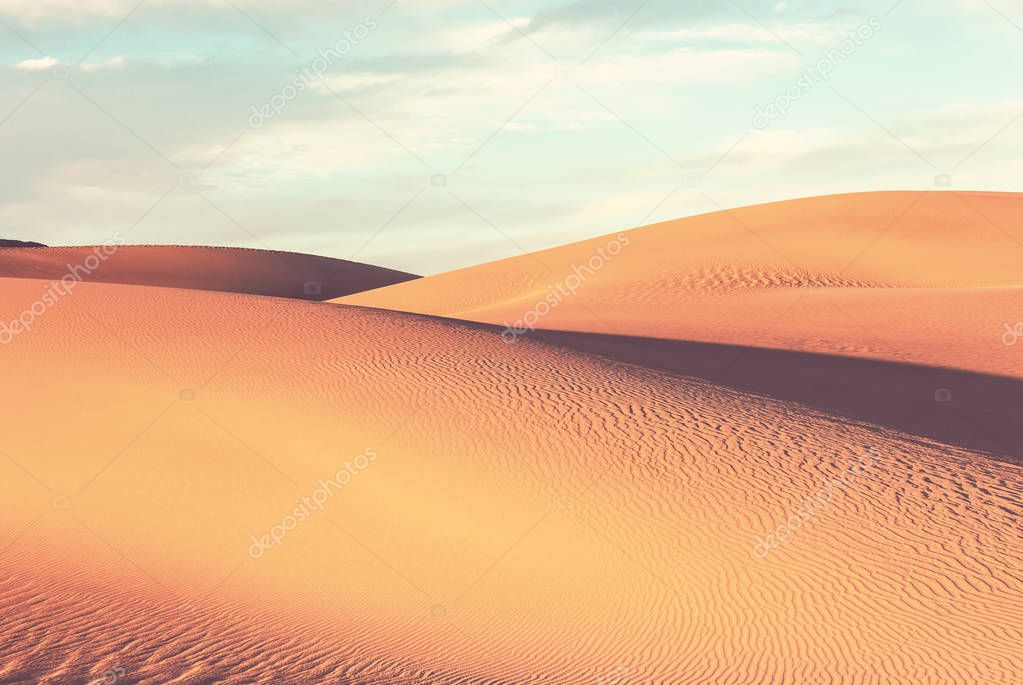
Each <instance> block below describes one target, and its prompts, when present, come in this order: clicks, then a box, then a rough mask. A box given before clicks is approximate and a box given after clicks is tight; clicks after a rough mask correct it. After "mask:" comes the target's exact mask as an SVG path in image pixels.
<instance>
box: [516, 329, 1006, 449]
mask: <svg viewBox="0 0 1023 685" xmlns="http://www.w3.org/2000/svg"><path fill="white" fill-rule="evenodd" d="M529 337H530V338H531V339H534V340H539V341H543V342H546V343H549V344H553V345H557V346H560V347H564V348H568V349H572V350H576V351H579V352H585V353H589V354H596V355H600V356H603V357H608V358H611V359H615V360H618V361H624V362H628V363H630V364H635V365H639V366H644V367H647V368H651V369H656V370H660V371H666V372H669V373H672V374H675V375H679V376H689V377H694V378H700V379H703V380H706V381H710V382H712V383H715V384H718V385H723V386H726V387H730V388H733V389H735V390H740V391H744V392H753V393H757V394H759V395H765V396H768V397H773V398H776V399H780V400H788V401H794V402H799V403H801V404H804V405H807V406H810V407H813V408H816V409H818V410H821V411H825V412H828V413H832V414H840V415H843V416H845V417H848V418H851V419H855V420H858V421H865V422H869V423H873V424H877V425H881V426H885V427H888V428H893V429H896V430H898V431H901V432H903V433H907V434H910V435H915V436H918V437H921V438H928V439H930V440H936V441H938V442H942V443H946V444H949V445H955V446H958V447H963V448H966V449H969V450H980V451H984V452H988V453H990V454H991V455H992V456H994V457H995V458H998V459H1000V460H1003V461H1008V462H1012V463H1017V464H1020V463H1023V459H1021V458H1020V455H1023V419H1021V417H1020V414H1021V409H1023V380H1021V379H1015V378H1009V377H1004V376H995V375H990V374H984V373H977V372H971V371H963V370H956V369H947V368H942V367H933V366H926V365H920V364H911V363H900V362H888V361H876V360H870V359H861V358H856V357H844V356H840V355H828V354H818V353H810V352H794V351H788V350H776V349H766V348H758V347H746V346H740V345H726V344H716V343H702V342H690V341H684V340H665V339H656V338H642V337H632V336H618V335H604V334H595V333H577V332H560V331H548V330H542V331H540V330H538V331H535V332H533V333H530V334H529Z"/></svg>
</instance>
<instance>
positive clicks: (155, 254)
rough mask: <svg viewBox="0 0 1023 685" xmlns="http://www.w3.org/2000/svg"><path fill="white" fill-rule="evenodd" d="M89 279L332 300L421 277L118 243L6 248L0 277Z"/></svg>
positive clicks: (290, 257)
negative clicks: (71, 276)
mask: <svg viewBox="0 0 1023 685" xmlns="http://www.w3.org/2000/svg"><path fill="white" fill-rule="evenodd" d="M69 273H71V274H72V275H75V276H77V277H78V278H79V279H80V280H83V281H87V282H88V281H92V282H98V283H129V284H135V285H156V286H164V287H172V288H193V289H198V290H217V291H221V292H237V293H249V294H253V295H272V296H275V297H290V298H300V299H312V300H326V299H330V298H333V297H340V296H342V295H348V294H350V293H356V292H359V291H360V290H369V289H373V288H380V287H383V286H386V285H391V284H393V283H400V282H402V281H407V280H410V279H413V278H416V276H413V275H412V274H406V273H402V272H400V271H392V270H391V269H383V268H381V267H378V266H370V265H368V264H359V263H357V262H348V261H345V260H342V259H331V258H329V257H318V256H315V255H307V254H297V253H292V252H272V251H268V250H250V249H243V248H234V247H186V246H169V245H166V246H165V245H160V246H141V245H117V244H115V243H114V242H111V244H109V245H107V246H100V247H96V248H94V247H48V248H6V249H0V276H3V277H11V278H36V279H44V280H47V281H59V280H60V279H61V278H63V277H65V276H66V275H67V274H69Z"/></svg>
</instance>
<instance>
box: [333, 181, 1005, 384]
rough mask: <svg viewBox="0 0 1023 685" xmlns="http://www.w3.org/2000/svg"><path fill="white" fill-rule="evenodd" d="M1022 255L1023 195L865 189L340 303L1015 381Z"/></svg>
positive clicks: (681, 224) (632, 235) (639, 232)
mask: <svg viewBox="0 0 1023 685" xmlns="http://www.w3.org/2000/svg"><path fill="white" fill-rule="evenodd" d="M1021 259H1023V195H1021V194H1012V193H960V192H941V193H939V192H885V193H862V194H852V195H838V196H828V197H818V198H810V199H805V200H794V201H787V202H778V203H773V204H767V205H759V206H755V207H746V208H742V209H735V210H729V211H724V212H716V213H713V214H707V215H703V216H696V217H690V218H686V219H680V220H678V221H671V222H667V223H662V224H657V225H653V226H647V227H644V228H637V229H634V230H631V231H625V232H623V233H620V234H617V235H608V236H604V237H601V238H595V239H592V240H587V241H584V242H580V243H574V244H571V245H566V246H563V247H558V248H554V249H550V250H544V251H541V252H537V253H535V254H530V255H523V256H521V257H515V258H512V259H506V260H502V261H498V262H493V263H488V264H483V265H480V266H476V267H471V268H468V269H462V270H459V271H453V272H450V273H445V274H440V275H437V276H431V277H428V278H424V279H420V280H417V281H414V282H409V283H403V284H398V285H394V286H390V287H387V288H382V289H380V290H375V291H369V292H363V293H359V294H357V295H353V296H351V297H346V298H342V299H340V300H338V301H339V302H341V303H345V304H355V305H361V306H369V307H379V308H383V309H392V310H400V311H409V312H418V313H424V314H432V315H437V316H444V317H451V318H456V319H464V320H471V321H478V322H485V323H491V324H495V325H500V326H508V327H509V328H511V329H516V330H518V331H526V332H527V333H528V331H530V330H532V329H550V330H557V331H575V332H586V333H596V334H602V335H614V336H631V337H642V338H651V339H661V340H687V341H699V342H707V343H720V344H726V345H741V346H748V347H766V348H777V349H785V350H799V351H804V352H814V353H822V354H829V355H848V356H856V357H868V358H873V359H881V360H889V361H908V362H913V363H917V364H922V365H933V366H951V367H957V368H964V369H968V370H973V371H980V372H985V373H993V374H1001V375H1010V376H1016V377H1019V376H1023V363H1021V361H1020V359H1021V358H1020V355H1019V354H1017V353H1016V352H1017V350H1018V349H1019V347H1018V346H1017V347H1013V348H1011V349H1010V348H1009V346H1006V345H1003V344H1002V342H1001V341H1002V339H1003V336H1004V335H1006V334H1007V331H1009V330H1012V329H1013V327H1014V326H1015V324H1016V322H1018V321H1020V319H1023V314H1021V311H1023V290H1021V289H1020V286H1023V270H1021V269H1020V268H1019V264H1020V260H1021ZM1007 327H1008V328H1007ZM1020 333H1021V335H1023V326H1021V327H1020ZM509 337H510V338H517V337H518V336H516V335H512V334H509ZM1021 344H1023V342H1021Z"/></svg>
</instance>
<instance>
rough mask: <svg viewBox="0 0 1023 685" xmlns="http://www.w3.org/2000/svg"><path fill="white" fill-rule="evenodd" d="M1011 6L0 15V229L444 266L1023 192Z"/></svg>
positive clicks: (21, 11) (160, 10) (111, 2)
mask: <svg viewBox="0 0 1023 685" xmlns="http://www.w3.org/2000/svg"><path fill="white" fill-rule="evenodd" d="M1021 76H1023V0H902V1H901V2H898V1H897V0H886V1H884V2H874V1H872V0H866V1H864V2H859V3H855V4H853V3H847V2H832V1H830V0H823V1H822V0H818V1H816V2H796V1H794V0H792V1H783V2H778V1H771V0H735V1H734V2H733V1H731V0H715V1H698V0H614V1H612V0H588V1H584V0H549V1H547V2H530V1H521V0H375V1H372V2H371V1H365V2H363V1H361V0H359V1H352V2H348V1H341V2H330V3H325V2H321V1H313V0H294V1H292V2H288V3H274V2H269V0H143V1H142V2H139V0H0V158H2V159H3V161H4V163H3V164H2V165H0V238H14V239H21V240H37V241H40V242H44V243H47V244H51V245H72V244H99V243H103V242H104V241H107V240H110V239H111V237H112V236H113V235H114V234H115V233H120V234H122V235H124V236H125V237H126V238H127V240H128V241H129V242H131V243H139V244H188V245H192V244H195V245H232V246H241V247H252V248H264V249H276V250H289V251H296V252H310V253H315V254H323V255H328V256H331V257H337V258H342V259H354V260H356V261H362V262H368V263H372V264H378V265H381V266H387V267H391V268H396V269H401V270H405V271H410V272H413V273H418V274H432V273H439V272H442V271H447V270H450V269H455V268H460V267H464V266H470V265H472V264H477V263H480V262H484V261H489V260H492V259H499V258H503V257H510V256H515V255H519V254H521V253H522V252H524V251H534V250H538V249H543V248H546V247H551V246H555V245H560V244H564V243H567V242H572V241H575V240H582V239H585V238H589V237H593V236H597V235H602V234H606V233H612V232H616V231H619V230H622V229H626V228H631V227H635V226H640V225H644V224H649V223H654V222H658V221H666V220H669V219H675V218H679V217H683V216H689V215H693V214H701V213H705V212H710V211H716V210H719V209H721V208H731V207H738V206H743V205H749V204H756V203H761V202H771V201H776V200H785V199H791V198H798V197H807V196H813V195H822V194H830V193H842V192H859V191H870V190H896V189H898V190H905V189H926V188H949V189H960V190H1001V191H1023V187H1021V186H1023V180H1021V179H1023V154H1021V153H1023V93H1021V91H1020V88H1019V84H1020V83H1021V82H1023V79H1021Z"/></svg>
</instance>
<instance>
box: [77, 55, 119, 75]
mask: <svg viewBox="0 0 1023 685" xmlns="http://www.w3.org/2000/svg"><path fill="white" fill-rule="evenodd" d="M124 64H125V61H124V58H123V57H111V58H110V59H108V60H104V61H102V62H91V63H87V64H83V65H81V66H80V67H79V69H81V70H82V71H85V72H94V71H102V70H104V69H120V68H121V67H123V66H124Z"/></svg>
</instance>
